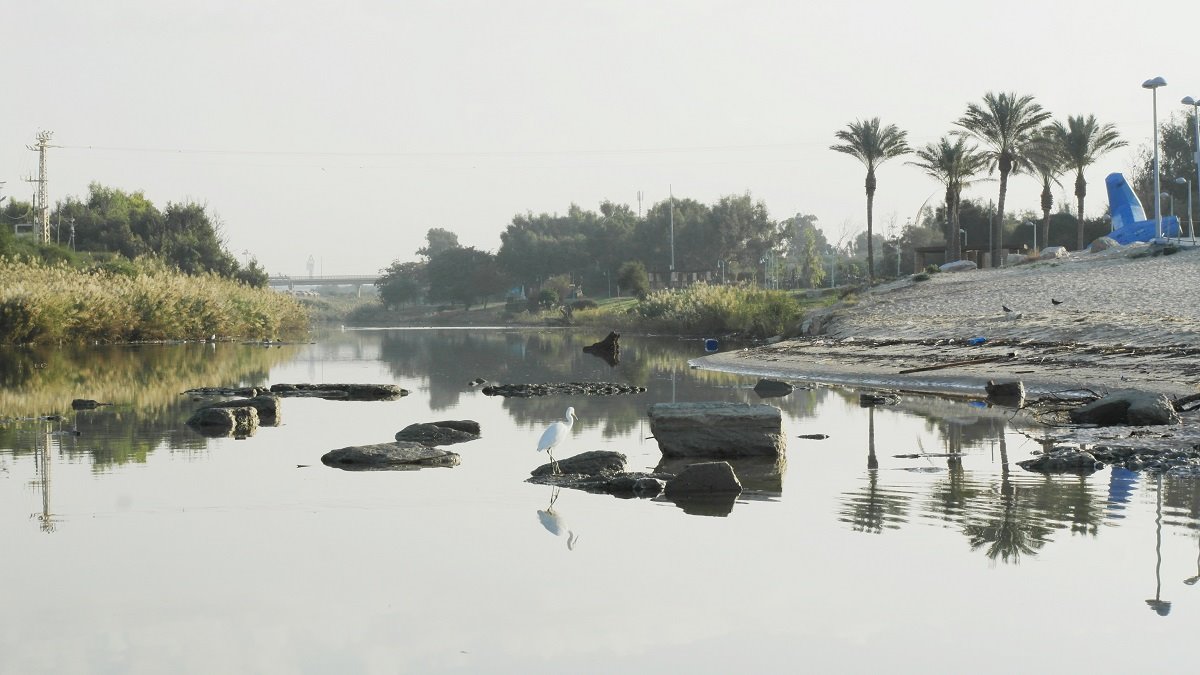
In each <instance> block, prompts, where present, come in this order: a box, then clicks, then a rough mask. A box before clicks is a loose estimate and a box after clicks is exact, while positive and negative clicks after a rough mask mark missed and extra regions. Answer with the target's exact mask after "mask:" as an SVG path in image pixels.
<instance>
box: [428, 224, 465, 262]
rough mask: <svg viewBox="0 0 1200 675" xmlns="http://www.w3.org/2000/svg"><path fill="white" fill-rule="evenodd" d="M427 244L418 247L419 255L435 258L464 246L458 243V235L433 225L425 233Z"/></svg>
mask: <svg viewBox="0 0 1200 675" xmlns="http://www.w3.org/2000/svg"><path fill="white" fill-rule="evenodd" d="M425 241H426V242H428V243H427V244H426V245H425V246H422V247H421V248H419V249H417V255H419V256H424V257H426V258H435V257H437V256H438V255H440V254H442V253H445V252H446V251H449V250H450V249H452V248H462V247H461V246H460V245H459V243H458V235H457V234H455V233H453V232H451V231H450V230H447V229H445V228H441V227H431V228H429V231H428V232H426V233H425Z"/></svg>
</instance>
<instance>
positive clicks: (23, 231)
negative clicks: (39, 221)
mask: <svg viewBox="0 0 1200 675" xmlns="http://www.w3.org/2000/svg"><path fill="white" fill-rule="evenodd" d="M35 232H37V225H34V224H33V223H13V234H15V235H17V236H18V237H32V236H33V235H34V233H35Z"/></svg>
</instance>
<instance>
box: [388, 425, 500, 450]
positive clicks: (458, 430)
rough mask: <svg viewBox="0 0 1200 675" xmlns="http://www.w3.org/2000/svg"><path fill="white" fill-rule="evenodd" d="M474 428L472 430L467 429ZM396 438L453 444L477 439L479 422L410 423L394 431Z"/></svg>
mask: <svg viewBox="0 0 1200 675" xmlns="http://www.w3.org/2000/svg"><path fill="white" fill-rule="evenodd" d="M467 429H474V431H467ZM396 440H398V441H412V442H414V443H420V444H421V445H425V446H429V447H433V446H435V445H454V444H455V443H466V442H467V441H477V440H479V423H478V422H474V421H471V420H461V421H453V420H447V421H445V422H426V423H417V424H410V425H408V426H406V427H404V428H403V429H401V430H400V431H397V432H396Z"/></svg>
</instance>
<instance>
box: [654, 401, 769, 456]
mask: <svg viewBox="0 0 1200 675" xmlns="http://www.w3.org/2000/svg"><path fill="white" fill-rule="evenodd" d="M647 414H648V415H649V417H650V433H651V434H653V435H654V438H655V440H657V441H658V449H659V450H660V451H662V453H663V455H664V456H666V457H710V458H725V457H751V456H772V457H773V456H777V455H781V454H783V453H784V451H785V449H786V447H787V440H786V439H785V437H784V435H783V429H782V423H783V419H782V414H781V413H780V412H779V408H776V407H774V406H769V405H766V404H761V403H760V404H755V405H749V404H745V403H723V402H705V403H655V404H653V405H651V406H650V408H649V410H648V411H647Z"/></svg>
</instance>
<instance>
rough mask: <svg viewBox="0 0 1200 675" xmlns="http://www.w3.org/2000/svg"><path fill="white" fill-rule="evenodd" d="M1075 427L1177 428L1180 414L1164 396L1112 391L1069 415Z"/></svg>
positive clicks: (1134, 390)
mask: <svg viewBox="0 0 1200 675" xmlns="http://www.w3.org/2000/svg"><path fill="white" fill-rule="evenodd" d="M1069 414H1070V416H1071V421H1072V422H1074V423H1075V424H1095V425H1097V426H1102V427H1109V426H1114V425H1118V424H1127V425H1129V426H1150V425H1157V424H1179V413H1177V412H1175V407H1174V406H1172V405H1171V402H1170V401H1169V400H1167V397H1166V396H1165V395H1163V394H1152V393H1149V392H1144V391H1138V390H1136V389H1122V390H1119V391H1114V392H1112V393H1111V394H1109V395H1108V396H1105V397H1104V398H1101V399H1097V400H1095V401H1092V402H1091V403H1088V404H1086V405H1082V406H1080V407H1078V408H1075V409H1074V410H1072V411H1070V413H1069Z"/></svg>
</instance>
